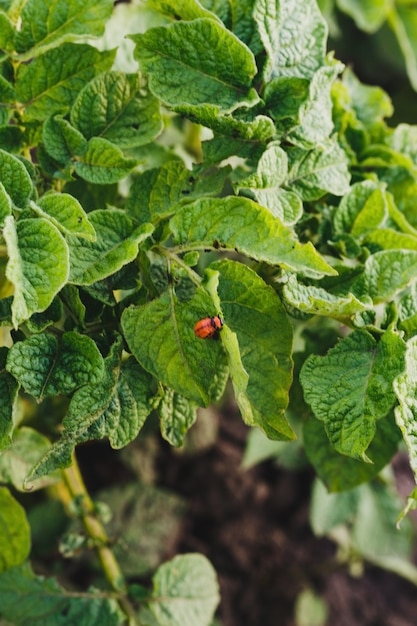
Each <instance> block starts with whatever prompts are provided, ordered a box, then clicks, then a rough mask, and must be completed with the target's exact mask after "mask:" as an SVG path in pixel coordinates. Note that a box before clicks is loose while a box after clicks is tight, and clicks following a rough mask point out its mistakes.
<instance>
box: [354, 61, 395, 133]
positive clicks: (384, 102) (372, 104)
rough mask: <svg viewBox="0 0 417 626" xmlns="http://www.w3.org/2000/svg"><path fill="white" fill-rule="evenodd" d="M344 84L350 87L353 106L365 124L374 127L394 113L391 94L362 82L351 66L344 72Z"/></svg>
mask: <svg viewBox="0 0 417 626" xmlns="http://www.w3.org/2000/svg"><path fill="white" fill-rule="evenodd" d="M343 84H344V85H346V86H347V88H348V93H349V96H350V100H351V106H352V107H353V109H354V111H355V113H356V115H357V117H358V119H359V120H360V121H361V122H363V123H364V124H366V125H369V126H371V127H372V126H373V125H374V124H375V123H376V122H378V121H381V120H383V119H384V118H385V117H390V116H391V115H392V114H393V112H394V108H393V105H392V102H391V99H390V97H389V95H388V94H387V93H386V92H385V91H384V90H383V89H382V88H381V87H375V86H373V85H364V84H362V83H361V82H360V81H359V80H358V79H357V78H356V76H355V74H354V73H353V72H352V70H351V69H350V68H349V67H348V68H347V69H346V70H345V72H344V73H343Z"/></svg>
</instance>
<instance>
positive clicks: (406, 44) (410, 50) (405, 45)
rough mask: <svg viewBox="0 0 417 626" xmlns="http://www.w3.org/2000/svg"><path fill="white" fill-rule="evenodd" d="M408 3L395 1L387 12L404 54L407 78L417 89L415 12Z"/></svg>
mask: <svg viewBox="0 0 417 626" xmlns="http://www.w3.org/2000/svg"><path fill="white" fill-rule="evenodd" d="M415 9H416V7H415V5H413V4H410V5H409V4H408V3H396V4H395V8H391V10H390V13H389V25H390V27H391V28H392V30H393V32H394V34H395V36H396V38H397V43H398V45H399V47H400V49H401V51H402V53H403V55H404V60H405V66H406V68H407V74H408V78H409V80H410V83H411V85H412V87H413V89H414V90H417V13H416V10H415Z"/></svg>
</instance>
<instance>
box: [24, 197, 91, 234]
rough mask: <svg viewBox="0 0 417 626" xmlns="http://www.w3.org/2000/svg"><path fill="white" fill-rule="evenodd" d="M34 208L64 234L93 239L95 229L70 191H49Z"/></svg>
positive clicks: (33, 205) (32, 205)
mask: <svg viewBox="0 0 417 626" xmlns="http://www.w3.org/2000/svg"><path fill="white" fill-rule="evenodd" d="M31 207H32V209H33V210H34V211H35V212H37V213H39V214H40V215H41V216H42V217H47V218H49V219H50V220H51V222H52V223H53V224H55V226H56V227H57V228H58V229H59V230H60V231H61V232H63V233H64V234H67V235H75V236H76V237H81V238H84V239H88V240H90V241H93V240H94V239H95V230H94V227H93V225H92V224H91V222H90V221H89V219H88V215H87V213H86V212H85V211H84V209H83V208H82V206H81V204H80V203H79V202H78V200H77V199H76V198H74V196H71V195H70V194H68V193H55V192H51V193H47V194H45V195H44V196H42V197H41V198H40V199H39V200H38V202H37V204H35V203H32V204H31Z"/></svg>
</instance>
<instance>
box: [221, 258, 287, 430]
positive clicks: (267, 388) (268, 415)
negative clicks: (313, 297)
mask: <svg viewBox="0 0 417 626" xmlns="http://www.w3.org/2000/svg"><path fill="white" fill-rule="evenodd" d="M211 268H212V269H215V270H217V271H218V272H219V286H218V294H219V298H220V303H221V308H222V314H223V315H224V320H225V323H226V325H227V326H228V328H229V329H230V330H231V331H233V332H234V333H236V336H237V341H238V350H239V357H238V358H239V361H240V360H241V364H242V366H243V368H244V371H245V372H246V374H247V381H246V384H243V385H242V382H241V381H240V380H238V381H236V379H235V367H236V364H235V363H234V362H233V361H234V359H235V358H236V357H235V356H234V351H233V347H229V346H228V335H227V334H226V333H224V335H222V341H224V344H225V347H226V349H227V352H228V355H229V362H230V372H231V377H232V381H233V383H234V386H235V394H236V399H237V401H238V404H239V407H240V410H241V413H242V417H243V419H244V420H245V422H246V423H247V424H249V425H251V426H259V427H260V428H262V430H263V431H264V432H265V433H266V434H267V435H268V437H270V438H272V439H293V438H294V437H295V435H294V432H293V430H292V428H291V427H290V425H289V423H288V421H287V418H286V416H285V410H286V408H287V405H288V394H289V389H290V386H291V381H292V359H291V352H292V326H291V323H290V321H289V319H288V317H287V314H286V312H285V310H284V307H283V305H282V303H281V301H280V299H279V298H278V296H277V295H276V293H275V292H274V290H273V289H272V288H271V287H270V286H268V285H266V284H265V283H264V281H263V280H262V279H261V278H260V277H259V276H258V275H257V274H256V273H255V272H253V271H252V270H251V269H249V268H248V267H246V266H245V265H241V264H239V263H236V262H235V261H219V262H216V263H214V264H212V265H211ZM237 365H240V362H239V363H238V364H237ZM245 387H246V388H245Z"/></svg>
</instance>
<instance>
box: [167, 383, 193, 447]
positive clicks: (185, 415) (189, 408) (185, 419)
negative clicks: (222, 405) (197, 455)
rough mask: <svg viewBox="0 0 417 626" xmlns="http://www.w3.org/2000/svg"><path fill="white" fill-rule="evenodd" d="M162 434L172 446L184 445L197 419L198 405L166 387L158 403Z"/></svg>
mask: <svg viewBox="0 0 417 626" xmlns="http://www.w3.org/2000/svg"><path fill="white" fill-rule="evenodd" d="M158 413H159V417H160V425H161V434H162V436H163V438H164V439H166V440H167V441H168V442H169V443H170V444H171V445H172V446H177V447H179V446H182V445H183V443H184V437H185V435H186V434H187V432H188V431H189V429H190V428H191V426H192V425H193V424H194V422H195V421H196V419H197V410H196V406H195V405H194V404H193V403H192V402H189V401H188V400H187V399H186V398H184V396H181V395H180V394H179V393H177V392H176V391H173V390H172V389H166V388H165V389H164V395H163V396H162V398H161V402H160V403H159V405H158Z"/></svg>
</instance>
